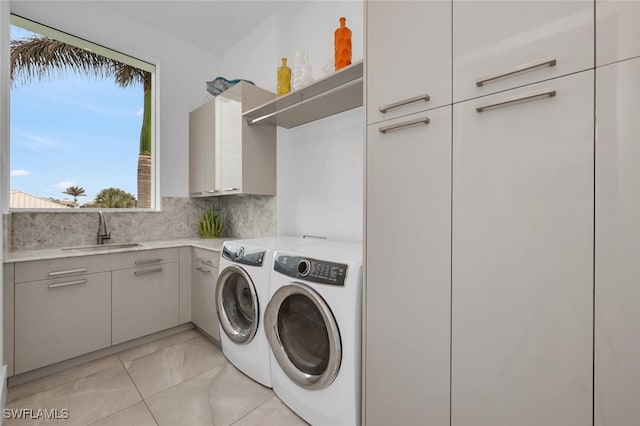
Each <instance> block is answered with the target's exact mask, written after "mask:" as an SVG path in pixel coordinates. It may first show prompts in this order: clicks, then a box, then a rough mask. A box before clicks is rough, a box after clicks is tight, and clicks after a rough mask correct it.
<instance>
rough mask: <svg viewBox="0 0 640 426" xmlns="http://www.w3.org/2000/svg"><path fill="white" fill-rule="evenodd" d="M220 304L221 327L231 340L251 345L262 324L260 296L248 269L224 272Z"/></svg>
mask: <svg viewBox="0 0 640 426" xmlns="http://www.w3.org/2000/svg"><path fill="white" fill-rule="evenodd" d="M216 305H217V307H218V319H219V320H220V325H221V327H222V330H224V333H225V334H226V335H227V336H228V337H229V339H231V340H232V341H233V342H235V343H238V344H247V343H249V342H251V341H252V340H253V337H254V336H255V335H256V331H258V325H259V324H258V322H259V318H260V316H259V315H258V312H259V306H258V295H257V293H256V288H255V286H254V285H253V281H252V280H251V277H249V275H248V274H247V272H246V271H245V270H244V269H242V268H241V267H239V266H235V265H230V266H227V267H226V268H225V269H223V270H222V272H220V275H218V281H217V283H216Z"/></svg>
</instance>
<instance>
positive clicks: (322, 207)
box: [222, 1, 364, 242]
mask: <svg viewBox="0 0 640 426" xmlns="http://www.w3.org/2000/svg"><path fill="white" fill-rule="evenodd" d="M301 4H304V6H301V7H300V8H298V9H296V10H293V11H288V12H286V13H283V12H281V13H279V14H277V15H275V16H272V17H271V18H270V19H268V20H267V21H265V22H263V24H262V25H260V26H259V27H257V28H256V29H255V30H254V31H253V32H252V33H251V34H249V35H248V36H247V37H245V38H244V39H242V40H240V41H239V42H238V43H237V44H236V45H235V46H234V47H233V48H232V49H231V51H229V52H227V53H226V54H225V55H223V58H222V59H223V69H224V72H225V74H224V75H225V76H226V77H227V78H246V79H249V80H252V81H254V82H255V83H256V84H257V85H259V86H261V87H264V88H266V89H269V90H272V91H274V92H275V89H276V83H277V82H276V70H277V67H278V66H279V65H280V58H281V57H287V58H289V64H290V66H291V67H293V62H294V55H295V52H296V51H297V50H299V49H302V50H306V51H307V52H308V55H309V61H310V64H311V65H312V68H313V76H314V77H315V78H319V77H321V76H322V72H321V65H322V63H323V62H325V61H326V60H327V56H329V54H330V53H331V52H332V49H333V33H334V31H335V29H336V28H337V27H338V26H339V21H338V19H339V18H340V17H341V16H344V17H346V18H347V26H348V27H349V28H350V29H351V31H352V44H353V55H352V61H353V62H355V61H358V60H360V59H362V55H363V54H362V52H363V36H364V30H363V22H364V20H363V11H364V6H363V3H362V2H361V1H339V2H328V1H322V2H305V3H301ZM363 153H364V114H363V109H362V108H358V109H356V110H353V111H349V112H345V113H342V114H339V115H335V116H332V117H328V118H325V119H323V120H320V121H317V122H313V123H309V124H306V125H303V126H300V127H296V128H294V129H289V130H286V129H278V187H277V191H278V195H277V226H278V235H292V236H301V235H305V234H307V235H318V236H326V237H327V238H330V239H335V240H343V241H354V242H359V241H362V214H363V213H362V208H363V155H364V154H363Z"/></svg>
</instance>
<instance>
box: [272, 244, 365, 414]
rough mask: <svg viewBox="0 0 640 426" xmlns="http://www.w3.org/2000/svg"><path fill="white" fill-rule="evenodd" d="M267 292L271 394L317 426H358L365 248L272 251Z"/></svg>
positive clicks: (323, 246)
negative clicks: (363, 251) (268, 295)
mask: <svg viewBox="0 0 640 426" xmlns="http://www.w3.org/2000/svg"><path fill="white" fill-rule="evenodd" d="M270 287H271V290H270V291H269V293H270V295H271V296H270V300H269V304H268V305H267V309H266V312H265V321H264V325H265V332H266V336H267V339H268V341H269V346H270V349H271V380H272V385H273V390H274V392H275V393H276V395H278V397H279V398H280V399H281V400H282V401H283V402H284V403H285V404H286V405H288V406H289V408H291V409H292V410H293V411H295V412H296V413H297V414H298V415H299V416H300V417H302V418H303V419H304V420H306V421H307V422H309V423H311V424H312V425H314V426H324V425H327V426H336V425H359V424H360V395H361V383H360V378H361V373H360V371H361V365H362V363H361V334H362V332H361V324H362V321H361V312H362V246H361V245H358V244H347V243H336V242H324V243H321V244H318V245H313V246H306V247H300V248H298V249H295V250H277V251H276V252H275V254H274V265H273V270H272V271H271V284H270Z"/></svg>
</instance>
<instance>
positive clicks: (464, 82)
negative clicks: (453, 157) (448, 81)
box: [399, 0, 594, 102]
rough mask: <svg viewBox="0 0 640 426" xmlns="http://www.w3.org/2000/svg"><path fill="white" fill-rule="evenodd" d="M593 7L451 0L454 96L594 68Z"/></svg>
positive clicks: (573, 2) (570, 0)
mask: <svg viewBox="0 0 640 426" xmlns="http://www.w3.org/2000/svg"><path fill="white" fill-rule="evenodd" d="M593 8H594V6H593V1H592V0H567V1H523V0H514V1H477V0H467V1H462V0H460V1H459V0H453V100H454V102H457V101H462V100H466V99H471V98H474V97H478V96H483V95H487V94H490V93H495V92H498V91H502V90H506V89H510V88H513V87H518V86H522V85H525V84H530V83H534V82H537V81H541V80H546V79H549V78H553V77H558V76H562V75H566V74H570V73H573V72H576V71H581V70H586V69H588V68H592V67H593V65H594V53H593V51H594V50H593V49H594V42H593V39H594V37H593V34H594V24H593V15H594V11H593ZM439 42H440V41H437V42H435V41H434V43H433V45H435V44H437V43H439ZM431 46H432V44H430V45H429V47H430V48H431ZM399 74H402V72H400V71H399Z"/></svg>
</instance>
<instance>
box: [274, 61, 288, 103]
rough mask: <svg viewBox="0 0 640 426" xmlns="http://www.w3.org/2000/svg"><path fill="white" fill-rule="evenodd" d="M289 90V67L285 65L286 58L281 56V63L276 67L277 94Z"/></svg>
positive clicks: (282, 93)
mask: <svg viewBox="0 0 640 426" xmlns="http://www.w3.org/2000/svg"><path fill="white" fill-rule="evenodd" d="M290 91H291V68H289V67H288V66H287V58H282V65H280V66H279V67H278V90H277V94H278V96H282V95H286V94H287V93H289V92H290Z"/></svg>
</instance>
